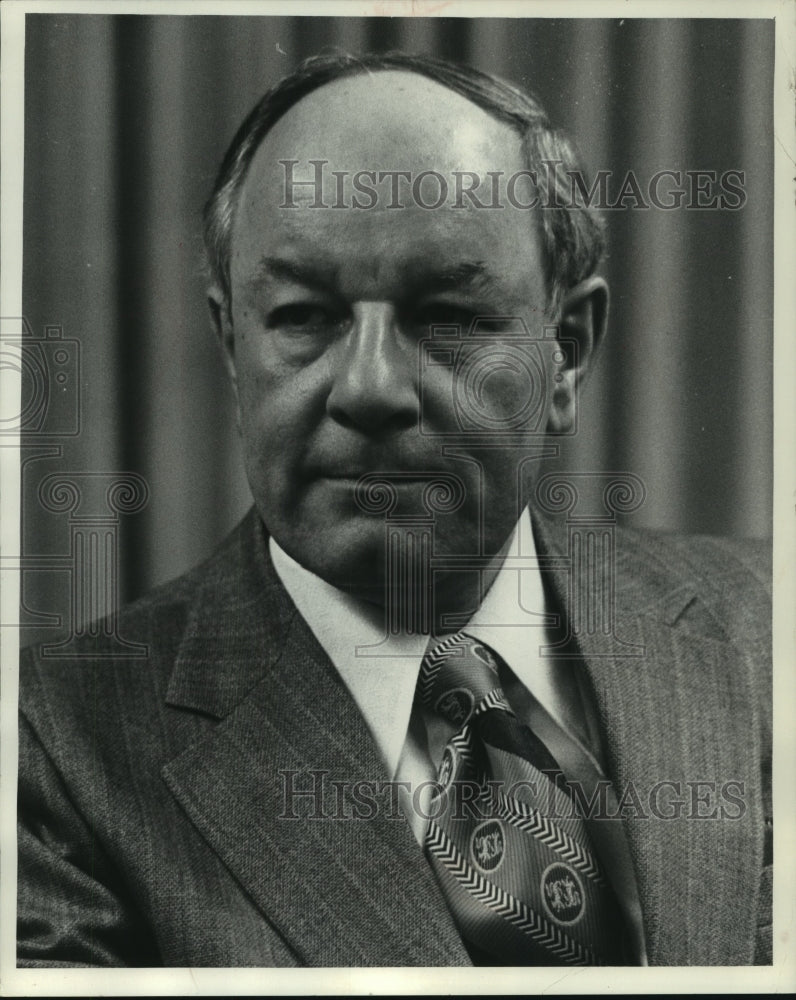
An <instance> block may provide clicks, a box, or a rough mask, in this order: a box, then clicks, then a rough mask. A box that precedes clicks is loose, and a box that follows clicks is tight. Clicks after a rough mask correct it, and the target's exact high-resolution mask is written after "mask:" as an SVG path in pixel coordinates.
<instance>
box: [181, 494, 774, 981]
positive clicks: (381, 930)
mask: <svg viewBox="0 0 796 1000" xmlns="http://www.w3.org/2000/svg"><path fill="white" fill-rule="evenodd" d="M534 531H535V535H536V542H537V551H538V554H539V557H540V560H541V568H542V571H543V574H544V576H545V579H546V582H547V584H548V586H549V595H550V598H551V602H552V605H553V606H554V607H557V608H559V609H567V613H566V614H563V615H562V616H561V624H562V626H563V625H564V623H567V622H572V621H574V620H575V618H576V617H577V616H576V614H575V613H574V609H573V604H577V601H578V600H579V594H580V592H579V591H578V590H577V584H576V582H575V581H576V580H577V578H578V574H575V573H572V572H571V571H570V567H571V559H570V555H571V546H572V545H573V541H572V526H571V525H568V524H567V523H566V522H563V523H562V522H561V521H559V520H558V519H552V518H551V519H547V518H542V517H538V516H534ZM666 551H667V550H666V547H665V546H664V545H654V544H653V545H650V544H649V543H645V544H642V543H641V542H640V541H639V540H637V539H635V538H634V536H632V535H630V534H618V535H617V536H616V538H615V539H614V541H613V542H612V544H611V548H610V551H609V552H608V558H609V560H610V562H611V565H612V566H614V567H615V571H614V572H613V573H611V574H609V581H610V582H611V586H612V594H613V599H614V600H613V603H614V620H613V627H612V634H609V635H606V634H604V633H603V632H600V631H599V630H598V631H594V632H591V631H589V630H588V628H583V629H581V630H580V631H579V632H578V634H577V635H576V636H574V637H571V638H570V641H569V642H568V643H567V645H566V646H563V647H562V648H561V652H562V655H566V656H569V657H574V659H575V661H576V662H577V663H578V664H580V665H581V666H582V667H583V669H584V672H585V677H586V679H587V683H588V685H589V686H590V687H591V690H592V693H593V696H594V701H595V704H596V707H597V712H598V716H599V719H600V725H601V731H602V734H603V738H604V751H605V758H606V762H607V770H608V776H609V777H610V778H611V780H612V781H613V782H614V784H615V787H616V788H617V790H618V793H619V794H620V798H621V796H622V794H623V793H626V794H627V795H629V796H630V797H629V799H628V800H627V801H628V803H629V804H628V815H627V817H626V818H625V820H624V823H625V829H626V832H627V837H628V842H629V845H630V850H631V855H632V857H633V861H634V864H635V869H636V877H637V883H638V888H639V896H640V900H641V905H642V911H643V914H644V925H645V935H646V939H647V952H648V956H649V960H650V962H651V963H654V964H674V965H677V964H694V963H696V964H711V962H712V961H715V962H718V961H723V962H726V961H728V960H729V959H728V956H735V958H736V959H737V962H738V964H746V963H748V962H750V961H751V956H750V954H749V942H750V941H751V940H753V939H754V934H753V931H754V926H753V921H754V908H753V906H752V905H750V904H749V903H748V902H747V901H749V900H753V899H754V898H755V892H756V888H757V886H756V880H757V878H758V872H759V867H760V860H761V859H760V857H759V856H758V855H759V853H760V848H759V845H758V838H757V837H756V830H758V829H760V828H761V827H762V822H763V817H762V807H761V804H760V802H759V798H758V796H757V793H756V789H757V786H758V775H757V774H756V771H755V766H756V760H757V757H758V754H757V748H756V747H755V746H754V741H755V739H756V735H755V732H754V730H753V726H752V724H751V720H750V718H749V715H748V712H746V711H745V709H744V706H748V705H749V704H751V701H752V696H751V695H752V693H751V692H750V691H749V690H747V688H746V687H745V685H744V681H743V680H742V679H743V678H744V677H745V676H746V675H747V672H746V670H744V669H737V668H736V665H735V664H734V661H736V660H737V659H738V657H739V656H740V653H739V651H738V650H737V649H736V648H735V647H734V646H732V645H731V644H730V643H728V642H727V641H726V639H725V638H724V637H723V635H722V633H721V629H720V626H718V625H717V624H716V623H714V622H712V620H711V618H710V615H709V614H708V611H707V609H706V608H705V607H703V605H702V603H701V602H700V597H699V594H698V592H697V589H696V587H695V586H694V585H692V584H690V583H689V582H687V581H686V582H683V580H682V572H681V571H680V572H679V573H678V572H675V567H672V566H670V565H668V564H667V557H666ZM200 579H201V583H200V586H199V589H198V592H197V594H196V598H195V601H194V603H193V608H192V611H191V613H190V615H189V619H188V625H187V628H186V631H185V634H184V637H183V641H182V644H181V647H180V650H179V653H178V656H177V659H176V663H175V668H174V672H173V674H172V678H171V682H170V685H169V689H168V702H169V703H170V704H171V705H173V706H175V707H181V708H186V709H192V710H194V711H198V712H202V713H204V714H206V715H210V716H212V717H214V718H216V719H218V720H223V721H221V723H220V725H218V726H217V727H216V729H215V730H214V731H213V732H212V733H211V734H210V736H209V737H205V738H204V739H203V740H202V741H201V742H200V743H198V744H197V745H195V746H194V747H191V748H189V750H187V751H185V752H184V753H183V754H181V755H180V756H179V757H177V758H176V759H175V760H174V761H172V762H171V763H170V764H169V765H167V767H166V768H165V769H164V777H165V779H166V781H167V783H168V784H169V787H170V788H171V790H172V792H173V794H174V795H175V796H176V797H177V798H178V799H179V800H180V801H181V803H182V804H183V807H184V808H185V809H186V811H187V813H188V815H189V816H190V817H191V819H192V821H193V822H194V823H195V824H196V826H197V827H198V828H199V830H200V831H201V832H202V833H203V835H204V836H205V838H206V839H207V840H208V842H209V843H210V844H211V846H212V847H213V848H214V849H215V850H216V852H217V853H218V854H219V855H220V857H221V858H222V859H223V860H224V861H225V863H226V864H227V866H228V868H229V869H230V870H231V871H232V872H233V874H234V875H235V876H236V878H238V880H239V882H240V884H241V886H242V887H243V888H244V890H245V891H247V892H248V893H249V895H250V896H251V897H252V899H253V900H254V901H255V903H256V904H257V905H258V906H260V908H261V909H262V911H263V913H264V914H265V915H266V916H267V917H268V919H269V920H270V921H272V922H273V923H274V924H275V926H276V927H277V928H278V930H279V931H280V932H281V933H282V934H283V936H284V937H285V939H286V940H287V941H288V942H289V943H290V944H291V946H292V947H293V948H294V949H295V951H296V953H297V955H298V956H299V957H300V959H301V960H302V961H304V962H306V963H307V964H310V965H337V964H341V962H342V964H348V963H349V962H351V963H352V964H361V965H369V964H377V965H379V964H380V965H385V966H390V965H405V964H417V965H440V964H441V965H455V964H469V963H468V959H467V956H466V953H465V952H464V949H463V946H462V944H461V940H460V938H459V936H458V934H457V933H456V930H455V927H454V925H453V922H452V920H451V918H450V916H449V914H448V911H447V908H446V906H445V904H444V902H443V900H442V897H441V895H440V892H439V889H438V887H437V885H436V882H435V880H434V878H433V876H432V875H431V872H430V869H429V868H428V867H427V866H426V865H425V864H423V863H422V859H421V857H420V853H419V852H420V848H419V847H418V845H417V844H416V842H415V841H414V838H413V837H412V835H411V833H410V832H409V830H408V827H406V825H405V823H404V821H403V819H402V818H389V819H388V818H386V816H385V814H384V811H383V810H379V811H378V813H377V815H376V817H374V818H373V819H369V820H361V819H359V820H348V821H343V820H326V821H316V822H313V821H310V820H300V821H297V820H290V819H286V818H284V816H285V792H286V789H287V788H293V789H294V790H295V789H298V788H302V789H306V788H307V787H314V788H317V787H318V786H317V782H316V784H314V785H313V780H314V779H312V778H311V776H310V777H307V778H306V781H307V782H309V784H306V783H302V782H303V781H304V778H302V777H301V775H304V776H305V777H306V776H307V775H309V773H310V772H311V771H313V770H315V771H316V772H319V771H323V772H324V773H325V784H324V787H325V788H327V789H329V788H331V787H332V786H331V785H330V784H329V782H331V781H342V782H346V783H347V785H346V787H348V788H353V787H354V786H355V785H356V783H357V782H360V781H362V780H377V779H379V778H382V779H383V778H386V777H387V776H386V775H385V774H384V773H383V767H382V764H381V762H380V760H379V759H378V755H377V753H376V751H375V746H374V744H373V741H372V739H371V737H370V734H369V733H368V732H367V729H366V727H365V725H364V723H363V720H362V718H361V716H360V714H359V712H358V711H357V709H356V706H355V705H354V703H353V701H352V699H351V698H350V696H349V695H348V692H347V691H346V690H345V688H344V686H343V685H342V683H341V682H340V680H339V678H338V677H337V675H336V672H335V671H334V668H333V667H332V664H331V662H330V661H329V660H328V657H327V656H326V655H325V653H324V652H323V650H322V649H321V647H320V646H319V645H318V643H317V641H316V640H315V638H314V636H313V635H312V633H311V631H310V630H309V628H308V627H307V625H306V624H305V623H304V621H303V619H302V618H301V617H300V616H299V615H298V614H297V612H296V610H295V607H294V606H293V604H292V602H291V601H290V599H289V597H288V596H287V594H286V593H285V591H284V589H283V588H282V586H281V583H280V582H279V580H278V578H277V576H276V574H275V571H274V570H273V566H272V564H271V561H270V557H269V556H268V552H267V536H266V534H265V531H264V530H263V528H262V525H261V523H260V521H259V518H258V517H257V516H256V514H255V513H254V512H253V511H252V512H250V514H249V515H248V516H247V518H246V519H245V520H244V522H243V524H242V525H241V527H240V528H239V529H238V531H237V532H236V533H235V534H234V535H233V536H232V539H231V540H230V542H229V543H228V545H227V546H226V547H225V549H224V550H222V552H221V554H220V555H219V556H218V557H216V559H215V560H214V561H213V562H211V564H210V565H209V567H208V569H207V571H206V572H205V573H204V574H203V575H202V576H201V578H200ZM672 581H676V582H675V583H673V582H672ZM297 772H298V773H297ZM317 780H319V779H317ZM286 782H292V784H290V785H288V784H286ZM662 782H669V783H671V784H669V785H666V786H663V785H661V783H662ZM697 782H707V783H709V784H707V785H705V784H703V785H698V784H696V783H697ZM728 782H734V783H736V784H735V785H733V786H731V787H728V785H727V783H728ZM656 788H657V789H658V791H657V792H656V791H655V790H656ZM738 788H742V789H743V790H742V791H741V792H740V793H739V792H738ZM733 789H734V790H735V791H734V794H735V799H736V802H737V801H738V800H739V799H740V801H741V806H740V807H738V806H735V805H733V802H732V801H730V796H731V795H732V794H733ZM633 793H635V795H634V794H633ZM656 795H657V798H656ZM700 797H701V798H702V799H703V803H702V804H700V803H699V802H698V801H697V800H698V799H699V798H700ZM706 798H707V799H708V800H709V802H708V803H707V804H706V803H705V801H704V800H705V799H706ZM678 801H679V802H681V803H682V805H680V806H678V805H677V802H678ZM313 802H314V800H313V799H312V798H311V797H305V798H304V799H302V800H301V808H304V809H307V808H311V807H312V806H313ZM652 803H654V804H655V806H656V807H658V811H659V813H660V814H661V815H666V816H669V815H670V814H671V815H672V818H659V817H658V816H656V815H654V810H653V809H652V808H651V805H652ZM329 808H332V807H331V806H330V805H329V804H328V803H327V810H326V811H328V809H329ZM346 808H347V809H349V810H350V809H352V808H353V802H352V801H350V794H349V801H348V805H347V806H346V807H345V808H344V809H343V812H345V809H346ZM297 809H298V806H297ZM714 809H717V810H719V812H718V813H716V816H717V818H713V819H707V818H697V815H698V814H702V813H711V812H712V811H713V810H714ZM678 810H679V811H680V812H681V816H680V817H679V818H677V816H676V814H677V812H678ZM722 810H723V811H724V813H725V814H726V815H727V816H734V815H735V813H737V812H739V811H740V812H741V815H740V816H739V817H738V818H737V819H734V820H733V819H730V818H724V819H721V818H719V817H720V815H721V811H722ZM332 811H333V810H332ZM311 872H315V873H319V875H320V877H316V878H315V879H311V878H310V877H309V873H311ZM424 922H425V927H424ZM330 927H334V932H333V933H331V932H330ZM420 928H423V931H422V933H421V931H420Z"/></svg>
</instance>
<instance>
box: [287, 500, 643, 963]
mask: <svg viewBox="0 0 796 1000" xmlns="http://www.w3.org/2000/svg"><path fill="white" fill-rule="evenodd" d="M269 544H270V551H271V557H272V559H273V562H274V566H275V568H276V571H277V574H278V575H279V578H280V579H281V581H282V583H283V584H284V586H285V589H286V590H287V591H288V593H289V594H290V596H291V598H292V599H293V601H294V603H295V605H296V607H297V608H298V610H299V612H300V613H301V615H302V616H303V618H304V619H305V621H306V622H307V624H308V625H309V627H310V628H311V630H312V631H313V633H314V634H315V636H316V638H317V639H318V641H319V642H320V644H321V646H322V647H323V648H324V650H325V651H326V653H327V655H328V656H329V658H330V659H331V661H332V663H333V664H334V666H335V668H336V669H337V671H338V673H339V675H340V677H341V679H342V680H343V683H344V684H345V685H346V687H347V689H348V691H349V692H350V694H351V696H352V698H353V699H354V701H355V702H356V704H357V707H358V708H359V710H360V712H361V713H362V716H363V718H364V720H365V722H366V724H367V726H368V729H369V730H370V732H371V735H372V736H373V739H374V741H375V743H376V746H377V747H378V749H379V752H380V754H381V757H382V760H383V761H384V764H385V767H386V770H387V773H388V775H389V776H390V778H391V780H394V781H396V782H407V783H408V786H405V787H408V789H410V790H411V791H412V792H415V797H414V799H413V797H412V794H410V793H407V794H406V795H403V796H400V798H399V801H400V802H401V804H402V807H403V808H404V812H405V814H406V818H407V820H408V822H409V824H410V826H411V828H412V831H413V832H414V835H415V837H416V838H417V840H418V842H419V843H420V844H422V843H423V839H424V836H425V831H426V827H427V825H428V820H427V815H428V814H427V812H426V811H425V809H424V806H425V804H426V803H427V802H428V796H429V794H430V788H431V785H432V783H433V782H434V780H435V778H436V775H437V768H438V766H439V764H440V762H441V760H442V755H443V751H444V748H445V744H446V742H447V739H448V737H449V734H450V730H449V728H448V727H447V726H446V725H445V724H444V723H443V722H442V720H439V719H438V718H436V717H435V716H433V714H432V713H430V712H428V711H426V710H425V709H422V708H420V707H419V705H418V706H415V710H414V711H413V703H414V696H415V687H416V685H417V678H418V673H419V671H420V663H421V660H422V659H423V655H424V653H425V652H426V648H427V645H428V637H427V636H424V635H403V634H399V635H395V636H393V635H388V636H385V628H384V615H383V611H382V610H381V609H378V608H375V607H373V606H372V605H369V604H367V603H366V602H364V601H359V600H357V599H356V598H353V597H351V596H350V595H348V594H346V593H344V592H343V591H340V590H338V589H337V588H336V587H333V586H332V585H331V584H329V583H327V582H326V581H325V580H322V579H321V578H320V577H318V576H315V574H314V573H311V572H310V571H309V570H307V569H304V567H302V566H300V565H299V564H298V563H297V562H296V561H295V560H294V559H292V558H291V557H290V556H289V555H287V553H286V552H284V550H283V549H281V548H280V547H279V545H278V544H277V542H275V541H274V539H273V537H272V538H271V539H270V543H269ZM544 611H545V598H544V590H543V587H542V579H541V574H540V573H539V568H538V563H537V561H536V548H535V544H534V539H533V529H532V526H531V518H530V515H529V513H528V511H527V509H526V510H525V511H523V514H522V516H521V517H520V520H519V522H518V524H517V527H516V529H515V531H514V534H513V535H512V539H511V541H510V543H509V547H508V550H507V552H506V556H505V557H504V561H503V564H502V566H501V568H500V570H499V572H498V574H497V576H496V577H495V580H494V582H493V583H492V586H491V587H490V589H489V590H488V592H487V594H486V596H485V598H484V600H483V601H482V603H481V605H480V607H479V608H478V610H477V611H476V612H475V613H474V614H473V615H472V616H471V618H470V620H469V622H468V623H467V625H465V626H462V631H464V632H466V633H467V634H468V635H471V636H473V637H474V638H476V639H479V640H481V641H482V642H484V643H486V644H487V645H489V646H490V647H491V648H492V649H494V650H495V651H496V652H497V653H498V654H499V656H500V657H501V658H502V660H503V661H504V664H501V669H502V670H503V668H504V665H505V670H504V672H503V673H502V674H501V683H502V686H503V690H504V692H505V694H506V697H507V699H508V701H509V703H510V705H511V707H512V709H513V710H514V711H515V713H516V714H517V717H518V718H519V719H521V720H522V721H523V722H525V723H526V724H527V725H528V726H530V728H531V729H533V731H534V732H535V733H536V734H537V735H538V736H539V738H540V739H541V740H542V742H543V743H545V744H546V745H547V747H548V749H549V750H550V752H551V753H552V754H553V756H554V757H555V758H556V760H557V761H558V763H559V766H560V767H561V770H562V771H563V772H564V774H565V775H566V777H567V778H568V779H569V780H570V781H577V782H580V784H581V787H582V788H583V789H584V791H585V792H586V794H587V795H590V794H591V790H592V789H593V788H595V787H596V785H597V782H602V784H603V787H606V786H607V782H606V780H605V775H604V772H603V762H602V757H601V747H600V738H599V730H598V727H597V722H596V716H595V711H594V706H593V705H592V704H591V700H590V697H589V694H588V691H587V689H586V687H585V686H584V684H583V683H582V681H581V678H580V677H579V676H578V674H577V673H576V672H575V671H574V670H573V668H572V665H571V663H570V662H569V661H566V660H556V659H551V658H548V657H545V656H544V654H543V652H542V651H541V648H540V647H543V646H544V644H545V643H546V641H547V635H546V630H545V628H544V624H543V621H544ZM529 636H530V637H532V638H531V640H530V641H529ZM424 790H425V792H424ZM413 802H414V805H413ZM615 802H616V799H615V796H614V793H613V790H611V789H609V791H608V802H607V804H608V811H609V813H611V812H614V811H615V810H614V809H613V808H612V805H615ZM588 825H589V832H590V835H591V837H592V841H593V843H594V846H595V849H596V850H597V852H598V854H599V856H600V858H601V860H602V862H603V865H604V867H605V868H606V870H607V873H608V875H609V877H610V879H611V881H612V884H613V886H614V890H615V892H616V895H617V898H618V900H619V904H620V906H621V907H622V910H623V912H624V915H625V919H626V920H627V924H628V928H629V930H630V932H631V934H632V936H633V939H634V942H633V943H634V948H635V953H636V956H637V958H638V960H639V962H640V963H641V964H642V965H646V954H645V948H644V937H643V929H642V923H641V909H640V906H639V901H638V891H637V886H636V881H635V875H634V873H633V867H632V864H631V861H630V856H629V852H628V848H627V841H626V838H625V834H624V830H623V828H622V823H621V820H619V819H594V820H592V821H590V822H589V824H588Z"/></svg>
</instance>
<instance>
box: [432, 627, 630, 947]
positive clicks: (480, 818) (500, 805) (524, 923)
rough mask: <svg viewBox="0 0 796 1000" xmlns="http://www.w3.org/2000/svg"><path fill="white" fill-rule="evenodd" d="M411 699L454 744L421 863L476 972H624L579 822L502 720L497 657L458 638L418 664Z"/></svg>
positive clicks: (621, 934) (565, 791)
mask: <svg viewBox="0 0 796 1000" xmlns="http://www.w3.org/2000/svg"><path fill="white" fill-rule="evenodd" d="M418 695H419V697H420V699H421V701H422V702H423V704H425V706H426V707H427V708H428V709H429V710H431V711H432V712H434V713H436V714H438V715H440V716H442V717H443V718H444V719H445V720H446V722H447V723H448V724H449V726H450V729H451V731H452V735H451V737H450V739H449V741H448V744H447V746H446V748H445V753H444V755H443V758H442V763H441V765H440V768H439V774H438V782H439V791H437V792H436V793H435V798H434V799H433V800H432V803H431V804H430V806H429V808H428V815H430V817H431V819H430V822H429V827H428V833H427V835H426V852H427V854H428V856H429V859H430V861H431V864H432V867H433V868H434V870H435V872H436V874H437V877H438V879H439V881H440V884H441V886H442V889H443V892H444V894H445V897H446V899H447V900H448V904H449V906H450V907H451V910H452V912H453V914H454V917H455V918H456V921H457V923H458V925H459V930H460V933H461V935H462V937H463V939H464V941H465V943H466V944H467V946H468V949H469V950H470V954H471V957H472V958H473V959H474V961H476V962H477V963H478V964H493V965H496V964H501V965H619V964H627V954H626V952H625V939H626V932H625V929H624V923H623V920H622V917H621V913H620V911H619V908H618V906H617V903H616V899H615V897H614V895H613V892H612V890H611V889H610V887H609V885H608V883H607V881H606V878H605V875H604V873H603V871H602V870H601V868H600V864H599V862H598V860H597V858H596V857H595V855H594V853H593V851H592V847H591V843H590V841H589V837H588V834H587V832H586V826H585V823H584V821H583V818H582V810H580V809H579V808H578V805H577V802H576V800H575V799H574V797H573V796H572V794H571V793H570V790H569V788H568V787H567V785H566V782H565V781H564V776H563V774H562V773H561V771H560V769H559V767H558V765H557V764H556V761H555V760H554V758H553V757H552V755H551V754H550V752H549V750H548V749H547V747H546V746H545V745H544V744H543V743H542V742H541V740H539V739H538V738H537V737H536V736H535V735H534V733H532V732H531V730H530V729H528V727H527V726H524V725H522V724H521V723H520V722H519V720H518V719H517V718H516V716H515V715H514V713H513V712H512V710H511V707H510V706H509V704H508V702H507V701H506V698H505V695H504V694H503V691H502V690H501V687H500V682H499V680H498V665H497V657H496V654H495V653H494V652H493V651H492V650H491V649H489V648H488V647H486V646H484V645H483V644H482V643H480V642H478V641H476V640H475V639H472V638H471V637H470V636H468V635H465V634H464V633H462V632H459V633H457V634H456V635H452V636H450V637H448V638H446V639H444V640H443V641H441V642H439V643H438V644H437V645H436V646H434V648H433V649H431V650H430V651H429V652H427V653H426V655H425V657H424V659H423V663H422V664H421V668H420V676H419V678H418Z"/></svg>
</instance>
